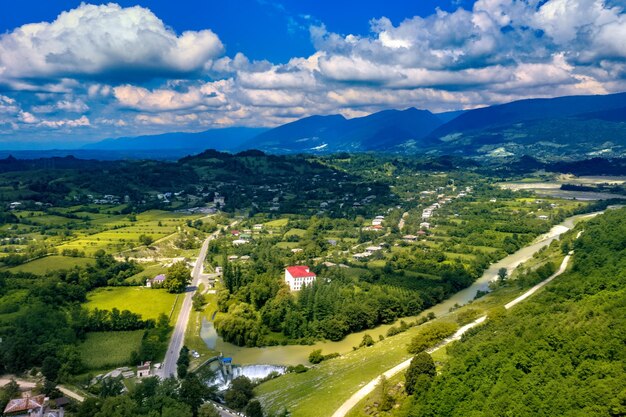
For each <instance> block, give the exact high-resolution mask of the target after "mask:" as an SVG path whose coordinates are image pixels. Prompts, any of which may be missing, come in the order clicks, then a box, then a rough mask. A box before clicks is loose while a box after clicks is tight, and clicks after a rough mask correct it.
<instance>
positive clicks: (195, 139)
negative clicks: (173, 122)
mask: <svg viewBox="0 0 626 417" xmlns="http://www.w3.org/2000/svg"><path fill="white" fill-rule="evenodd" d="M266 130H267V129H265V128H250V127H228V128H223V129H211V130H207V131H204V132H198V133H184V132H174V133H164V134H161V135H146V136H135V137H122V138H112V139H105V140H103V141H101V142H97V143H92V144H89V145H85V146H83V149H87V150H107V151H169V150H171V151H173V152H175V153H180V151H187V152H189V153H197V152H201V151H203V150H205V149H216V150H219V151H232V150H235V149H238V148H239V147H240V146H241V145H242V144H243V143H245V142H247V141H249V140H250V139H251V138H253V137H255V136H256V135H258V134H259V133H262V132H264V131H266Z"/></svg>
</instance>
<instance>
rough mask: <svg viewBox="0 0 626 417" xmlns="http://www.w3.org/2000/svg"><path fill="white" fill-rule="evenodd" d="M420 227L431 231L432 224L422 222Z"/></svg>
mask: <svg viewBox="0 0 626 417" xmlns="http://www.w3.org/2000/svg"><path fill="white" fill-rule="evenodd" d="M420 227H421V228H422V229H430V223H428V222H421V223H420Z"/></svg>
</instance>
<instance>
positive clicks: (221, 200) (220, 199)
mask: <svg viewBox="0 0 626 417" xmlns="http://www.w3.org/2000/svg"><path fill="white" fill-rule="evenodd" d="M213 204H215V205H216V206H220V207H224V204H225V201H224V197H223V196H221V195H220V193H215V196H214V197H213Z"/></svg>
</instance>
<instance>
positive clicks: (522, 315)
mask: <svg viewBox="0 0 626 417" xmlns="http://www.w3.org/2000/svg"><path fill="white" fill-rule="evenodd" d="M584 228H585V231H584V232H583V234H582V236H581V237H580V238H579V239H578V240H576V241H575V243H574V245H573V248H574V250H575V256H574V261H573V266H572V268H571V271H569V272H566V273H565V274H563V275H561V276H560V277H559V278H558V279H557V280H556V281H554V282H553V283H551V284H550V285H549V286H548V287H546V288H545V289H544V290H543V291H542V293H541V294H538V295H537V296H535V297H533V298H531V299H529V300H528V301H526V302H525V303H524V304H521V305H519V306H516V307H515V308H514V309H512V310H510V311H508V312H506V313H504V312H503V311H501V312H500V314H498V315H497V317H495V316H494V317H492V318H491V319H490V320H488V322H487V324H485V325H484V326H482V327H478V328H476V329H474V330H472V331H471V332H468V333H467V334H466V335H465V336H464V337H463V340H462V342H460V343H456V344H454V345H452V346H451V347H450V348H449V349H448V353H449V355H450V359H449V362H448V364H447V365H446V366H445V367H444V368H443V370H442V371H441V373H440V375H438V376H437V377H435V378H434V380H433V381H432V385H430V387H429V388H428V387H424V386H422V387H420V388H419V389H416V390H415V392H416V393H415V394H414V395H413V396H412V397H411V400H410V401H411V402H412V405H411V407H409V408H410V411H408V415H410V416H424V417H425V416H492V415H515V416H555V415H560V416H564V415H570V416H589V415H594V416H596V415H598V416H600V415H602V416H623V415H626V391H624V387H625V386H626V370H625V369H624V363H625V362H626V349H624V346H625V345H626V319H625V318H626V304H625V300H626V240H625V238H624V237H625V236H626V210H624V209H622V210H619V211H609V212H607V213H606V214H605V215H603V216H599V217H598V218H596V219H594V220H591V221H589V222H588V223H587V224H586V225H585V227H584Z"/></svg>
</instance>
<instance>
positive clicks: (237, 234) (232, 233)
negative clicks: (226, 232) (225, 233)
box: [230, 230, 239, 236]
mask: <svg viewBox="0 0 626 417" xmlns="http://www.w3.org/2000/svg"><path fill="white" fill-rule="evenodd" d="M230 234H231V235H233V236H239V230H231V231H230Z"/></svg>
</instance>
